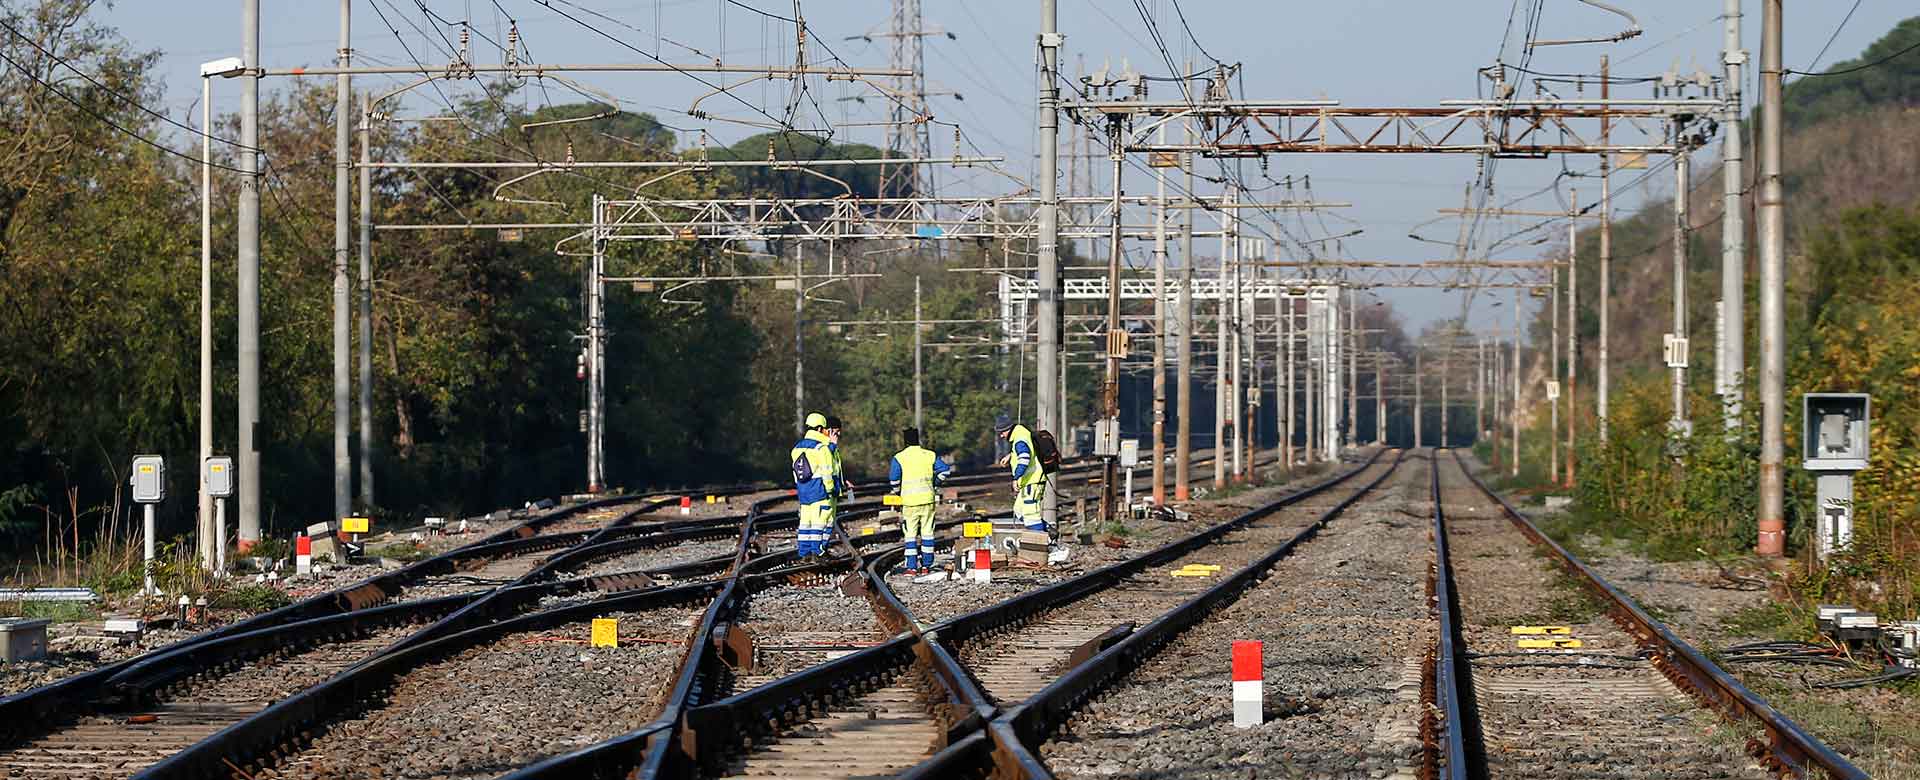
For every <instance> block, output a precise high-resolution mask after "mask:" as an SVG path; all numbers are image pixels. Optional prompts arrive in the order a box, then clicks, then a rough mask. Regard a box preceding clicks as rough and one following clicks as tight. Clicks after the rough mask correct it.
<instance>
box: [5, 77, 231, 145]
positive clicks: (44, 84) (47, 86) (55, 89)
mask: <svg viewBox="0 0 1920 780" xmlns="http://www.w3.org/2000/svg"><path fill="white" fill-rule="evenodd" d="M0 60H4V61H5V62H6V63H7V65H9V66H11V67H12V68H13V69H15V70H18V71H20V73H21V74H22V75H24V76H26V77H27V78H28V79H29V80H31V81H33V83H35V84H38V85H39V86H40V88H41V89H44V90H46V91H48V92H51V93H53V94H54V95H56V96H58V97H59V98H60V99H61V100H64V101H66V102H67V103H69V104H72V105H73V107H74V108H78V109H80V110H81V111H85V112H87V114H88V115H90V116H92V117H93V118H94V119H97V120H100V123H101V124H104V125H106V126H107V127H110V128H113V129H114V130H115V131H116V132H119V133H120V134H121V135H124V136H127V137H128V138H132V139H133V140H135V141H139V142H140V143H143V144H146V145H148V146H151V147H153V148H155V149H158V150H160V151H162V152H166V153H167V154H171V155H173V156H175V157H179V158H181V159H183V160H187V161H189V162H192V163H194V164H196V165H211V166H213V167H215V168H219V169H221V170H224V171H232V172H234V173H246V172H245V171H242V170H240V169H239V168H235V167H233V166H230V165H223V164H221V163H217V162H212V161H210V160H203V159H201V158H199V157H195V156H193V155H191V154H187V153H186V152H182V151H180V150H178V149H174V148H171V147H169V146H167V145H165V144H162V143H160V142H158V141H155V140H153V139H151V138H148V137H146V136H144V135H141V134H139V133H136V132H134V131H132V130H129V129H127V128H126V127H124V126H122V125H121V124H120V123H118V122H115V121H113V120H112V119H110V118H108V117H107V115H106V114H102V113H100V111H99V110H97V109H95V108H94V107H93V106H89V105H87V104H86V103H84V102H82V101H80V100H79V99H78V98H75V97H74V96H72V95H69V94H67V93H66V91H65V90H62V89H61V88H60V87H59V86H57V85H55V84H53V83H52V82H49V81H47V80H46V79H43V78H40V75H39V74H37V73H34V72H33V71H31V70H28V69H27V68H26V67H25V66H23V65H21V64H20V63H18V62H16V61H14V59H13V58H12V57H9V56H7V53H6V51H5V50H4V49H0ZM69 67H71V66H69ZM76 72H77V71H76ZM115 96H116V97H120V96H119V95H117V94H116V95H115ZM122 100H123V102H124V98H122ZM134 105H138V104H134ZM140 108H141V109H142V110H144V111H147V113H153V112H152V111H151V110H150V109H147V108H146V107H145V106H140ZM195 134H198V131H195Z"/></svg>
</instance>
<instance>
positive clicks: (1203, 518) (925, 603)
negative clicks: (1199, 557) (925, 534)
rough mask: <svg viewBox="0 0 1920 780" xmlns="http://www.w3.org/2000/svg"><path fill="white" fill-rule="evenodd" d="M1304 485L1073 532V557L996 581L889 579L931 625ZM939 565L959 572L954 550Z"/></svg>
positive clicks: (1018, 567)
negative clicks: (1120, 528) (1117, 530)
mask: <svg viewBox="0 0 1920 780" xmlns="http://www.w3.org/2000/svg"><path fill="white" fill-rule="evenodd" d="M1304 484H1307V482H1306V481H1303V480H1295V481H1294V482H1292V483H1288V484H1285V485H1275V486H1270V487H1262V488H1255V489H1252V490H1247V491H1244V492H1240V493H1235V494H1233V495H1231V496H1229V497H1227V498H1223V499H1217V500H1201V501H1190V502H1187V503H1186V504H1180V505H1176V507H1177V508H1178V509H1180V510H1181V511H1185V512H1187V513H1189V517H1188V519H1186V520H1158V519H1148V520H1129V521H1127V523H1126V532H1125V533H1123V534H1109V533H1100V534H1096V535H1095V536H1094V540H1095V541H1094V543H1093V544H1091V545H1085V544H1080V543H1078V540H1077V539H1076V538H1074V537H1073V536H1071V535H1069V536H1066V537H1064V538H1062V539H1061V540H1060V542H1061V543H1062V544H1064V545H1065V546H1066V547H1067V549H1068V555H1069V557H1068V559H1067V560H1066V561H1065V562H1064V563H1059V564H1053V565H1038V564H1031V563H1014V564H1007V565H1003V566H1002V567H999V568H995V569H994V572H993V580H992V581H991V582H989V583H986V584H980V583H976V582H974V581H973V580H972V579H971V578H969V577H966V576H962V575H961V574H959V573H955V574H953V575H952V576H953V577H955V578H954V579H949V580H944V581H937V582H930V583H923V582H916V581H915V580H914V578H909V577H906V576H905V575H901V574H896V575H893V576H891V577H889V578H888V584H889V585H891V586H892V587H893V590H894V593H895V594H896V595H898V596H899V597H900V600H901V601H902V602H903V603H905V604H906V605H907V608H908V609H910V610H912V611H913V615H914V618H915V619H916V620H918V621H920V622H921V623H922V624H926V625H931V624H933V623H938V622H940V621H942V620H945V619H947V618H951V617H957V616H959V615H963V614H966V613H968V612H972V611H974V610H976V609H980V608H981V607H985V606H989V605H992V604H996V603H998V602H1001V601H1005V600H1007V599H1010V598H1013V597H1015V596H1018V595H1020V594H1022V593H1025V592H1027V591H1029V590H1033V589H1035V588H1041V587H1045V586H1047V585H1051V584H1053V583H1056V582H1060V581H1062V580H1066V579H1070V578H1073V577H1078V576H1080V575H1082V574H1085V573H1087V572H1090V571H1093V570H1095V569H1099V568H1101V567H1103V566H1108V565H1111V564H1115V563H1119V562H1121V561H1125V560H1128V559H1131V558H1134V557H1136V556H1139V555H1142V554H1145V553H1148V552H1152V551H1153V550H1155V549H1157V548H1159V547H1160V546H1162V545H1165V544H1167V543H1168V542H1171V541H1174V540H1176V539H1180V538H1183V537H1186V536H1189V535H1192V534H1194V533H1196V532H1198V531H1201V530H1204V529H1206V528H1207V527H1208V526H1211V525H1214V524H1217V523H1219V522H1221V521H1223V520H1228V519H1232V518H1234V517H1237V516H1239V515H1241V514H1243V513H1245V512H1246V511H1247V510H1249V509H1253V508H1256V507H1260V506H1264V505H1265V504H1267V503H1269V502H1272V501H1274V500H1276V499H1278V498H1280V497H1282V496H1284V495H1286V494H1287V493H1288V492H1291V491H1292V490H1295V489H1297V488H1298V487H1299V486H1301V485H1304ZM1137 488H1138V486H1136V489H1137ZM957 535H958V534H957V532H953V533H950V534H948V536H949V537H953V536H957ZM947 541H948V543H950V544H958V545H959V547H960V548H961V549H963V550H967V549H972V546H973V540H970V539H964V538H961V539H953V538H949V539H948V540H947ZM1115 545H1119V546H1115ZM938 564H939V568H944V569H946V570H948V571H950V572H955V571H956V569H955V564H954V559H953V553H952V551H951V550H943V551H942V552H941V553H940V557H939V559H938Z"/></svg>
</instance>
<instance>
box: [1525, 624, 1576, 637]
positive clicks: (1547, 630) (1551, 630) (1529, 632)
mask: <svg viewBox="0 0 1920 780" xmlns="http://www.w3.org/2000/svg"><path fill="white" fill-rule="evenodd" d="M1510 630H1511V631H1512V632H1513V633H1514V634H1515V635H1517V636H1519V635H1524V636H1540V635H1543V634H1558V635H1561V636H1570V635H1572V634H1573V628H1572V627H1570V626H1514V627H1513V628H1512V629H1510Z"/></svg>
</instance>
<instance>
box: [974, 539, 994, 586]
mask: <svg viewBox="0 0 1920 780" xmlns="http://www.w3.org/2000/svg"><path fill="white" fill-rule="evenodd" d="M973 581H974V582H978V583H980V584H983V585H984V584H986V583H989V582H992V581H993V548H991V547H975V548H973Z"/></svg>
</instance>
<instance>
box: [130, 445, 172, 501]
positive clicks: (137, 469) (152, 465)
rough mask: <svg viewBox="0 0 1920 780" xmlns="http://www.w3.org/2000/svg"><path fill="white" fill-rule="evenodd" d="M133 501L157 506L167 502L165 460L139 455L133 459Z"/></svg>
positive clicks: (131, 479) (156, 456)
mask: <svg viewBox="0 0 1920 780" xmlns="http://www.w3.org/2000/svg"><path fill="white" fill-rule="evenodd" d="M127 481H128V482H129V483H131V484H132V486H133V500H134V501H135V502H138V503H141V504H158V503H160V502H162V501H165V500H167V460H166V459H165V458H162V457H160V456H159V455H140V456H136V457H135V458H134V459H133V476H131V477H129V478H128V479H127Z"/></svg>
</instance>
